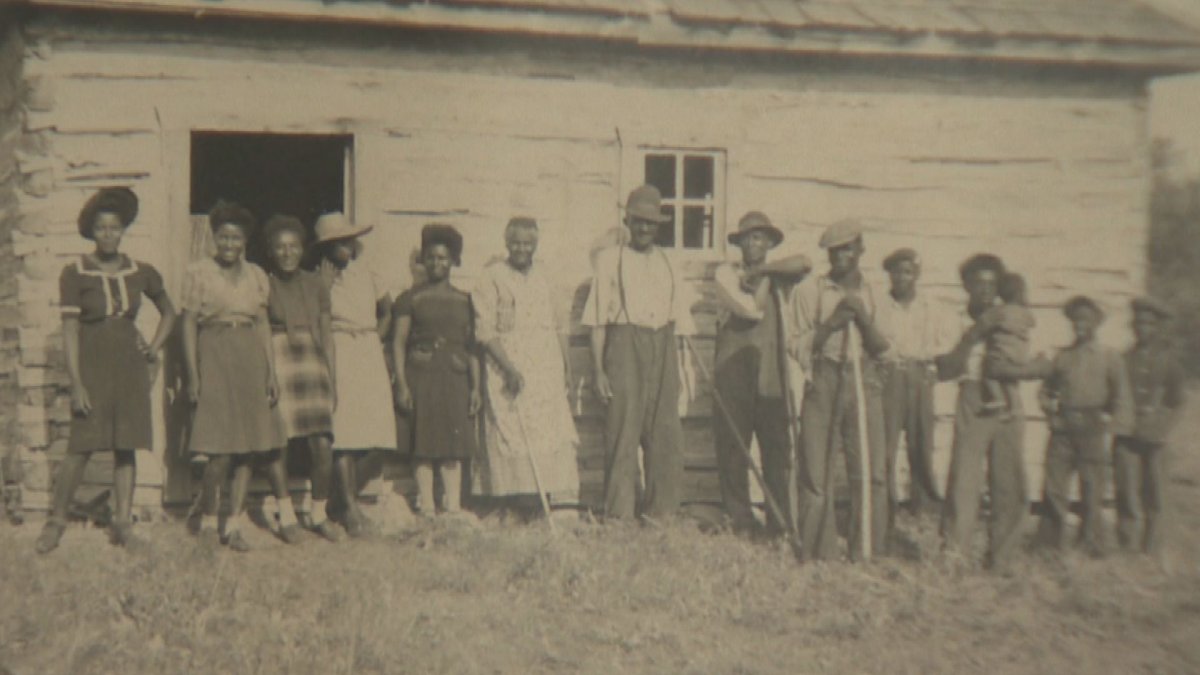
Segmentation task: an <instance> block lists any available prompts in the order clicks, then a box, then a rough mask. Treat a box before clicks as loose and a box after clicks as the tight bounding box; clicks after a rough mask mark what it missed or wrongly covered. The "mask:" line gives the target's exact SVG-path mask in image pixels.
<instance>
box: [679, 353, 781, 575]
mask: <svg viewBox="0 0 1200 675" xmlns="http://www.w3.org/2000/svg"><path fill="white" fill-rule="evenodd" d="M681 337H683V343H684V344H685V345H687V348H688V349H689V350H691V352H692V357H693V358H695V359H696V365H697V367H699V368H700V374H701V375H702V376H703V377H704V379H706V380H708V383H709V385H710V386H711V387H712V397H713V401H715V402H716V404H717V409H718V410H720V411H721V415H722V416H724V418H725V421H726V423H728V424H729V426H730V427H731V428H733V429H734V433H733V437H734V438H735V439H736V440H737V446H738V449H739V450H741V451H742V455H743V456H745V458H746V461H747V463H749V464H750V471H751V473H753V474H754V478H755V480H757V481H758V486H759V487H761V488H762V491H763V498H764V500H765V501H766V502H767V508H768V509H769V510H770V511H771V515H772V516H774V517H775V520H777V521H779V522H780V523H785V524H787V525H785V527H784V530H783V531H784V532H785V537H786V538H787V542H788V544H789V545H790V546H791V549H792V554H793V555H795V556H796V559H797V560H803V559H804V557H803V555H802V551H801V546H800V538H799V537H798V536H796V530H795V525H794V521H792V523H789V521H788V520H786V519H785V518H784V513H783V510H782V509H781V508H780V507H779V502H777V501H775V497H774V496H773V495H772V494H771V489H770V488H769V487H767V480H766V478H764V477H763V474H762V470H761V469H759V468H758V465H756V464H755V463H754V455H753V454H752V453H751V452H750V446H749V445H748V444H747V443H746V439H744V438H742V436H741V434H739V433H737V426H736V425H735V424H734V422H733V414H732V413H730V412H729V408H727V407H726V406H725V401H724V400H722V399H721V394H720V393H718V392H717V383H716V380H714V379H713V377H712V374H711V373H710V372H708V366H706V365H704V361H702V360H701V359H700V354H698V353H697V352H696V346H695V345H693V344H692V340H691V338H689V337H687V336H686V335H684V336H681Z"/></svg>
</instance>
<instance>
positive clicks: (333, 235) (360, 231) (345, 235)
mask: <svg viewBox="0 0 1200 675" xmlns="http://www.w3.org/2000/svg"><path fill="white" fill-rule="evenodd" d="M373 229H375V226H374V225H364V226H362V227H356V228H354V229H352V230H346V231H344V232H330V233H329V234H326V235H325V236H323V237H321V238H319V239H317V240H315V241H313V244H314V245H315V244H324V243H326V242H330V241H338V240H340V239H357V238H358V237H361V236H363V235H364V234H366V233H368V232H370V231H371V230H373Z"/></svg>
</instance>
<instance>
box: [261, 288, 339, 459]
mask: <svg viewBox="0 0 1200 675" xmlns="http://www.w3.org/2000/svg"><path fill="white" fill-rule="evenodd" d="M270 281H271V295H270V299H269V300H268V302H267V319H268V320H269V321H270V323H271V342H272V346H273V348H274V349H273V352H274V354H275V377H276V379H277V380H278V382H279V402H278V403H277V404H276V406H275V410H276V412H277V413H278V415H279V418H280V420H281V422H282V423H283V429H284V433H285V434H286V435H287V437H288V438H301V437H305V436H312V435H328V436H330V437H332V436H333V382H332V380H331V379H330V377H329V366H328V362H327V361H326V352H325V350H326V348H327V347H326V345H323V344H321V334H320V330H319V328H320V320H321V316H322V315H328V314H329V307H330V302H329V289H328V288H326V287H325V284H324V282H322V281H321V278H320V277H319V276H318V275H317V274H316V273H315V272H306V271H304V270H297V271H296V273H295V274H293V275H291V276H290V277H287V278H284V277H282V276H280V275H276V274H272V275H271V277H270Z"/></svg>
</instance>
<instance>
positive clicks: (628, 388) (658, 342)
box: [604, 325, 683, 518]
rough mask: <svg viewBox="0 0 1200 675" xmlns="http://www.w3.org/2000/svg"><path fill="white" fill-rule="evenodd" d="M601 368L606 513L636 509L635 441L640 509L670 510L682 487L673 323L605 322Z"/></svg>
mask: <svg viewBox="0 0 1200 675" xmlns="http://www.w3.org/2000/svg"><path fill="white" fill-rule="evenodd" d="M604 372H605V373H606V374H607V375H608V381H609V384H610V385H611V386H612V391H613V397H612V400H610V401H609V403H608V424H607V429H606V433H605V444H606V445H607V448H606V455H605V459H604V513H605V515H607V516H608V517H610V518H631V517H633V516H634V515H635V514H636V511H637V492H638V447H639V446H641V448H642V451H643V453H644V463H645V471H646V489H645V493H644V494H643V502H642V509H641V511H642V513H644V514H646V515H649V516H663V515H667V514H671V513H674V512H675V511H677V510H678V509H679V502H680V498H681V493H682V487H683V427H682V425H681V424H680V422H679V408H678V406H679V361H678V356H677V353H676V347H675V330H674V326H672V325H667V326H665V327H663V328H660V329H658V330H651V329H648V328H642V327H639V326H626V325H609V326H608V330H607V333H606V340H605V346H604Z"/></svg>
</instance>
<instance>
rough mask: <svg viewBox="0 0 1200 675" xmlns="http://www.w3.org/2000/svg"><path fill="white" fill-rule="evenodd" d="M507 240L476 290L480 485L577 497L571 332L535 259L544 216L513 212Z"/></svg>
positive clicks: (485, 490)
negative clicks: (482, 369) (480, 353)
mask: <svg viewBox="0 0 1200 675" xmlns="http://www.w3.org/2000/svg"><path fill="white" fill-rule="evenodd" d="M504 243H505V246H506V248H507V249H508V259H507V260H501V261H496V262H493V263H492V264H490V265H488V266H487V267H486V268H484V270H483V273H482V274H481V275H480V276H479V279H478V281H477V282H476V284H475V288H474V290H472V291H471V300H472V302H473V304H474V307H475V331H476V332H475V337H476V339H477V340H478V341H479V344H480V345H481V347H482V349H483V350H484V356H485V359H484V363H485V365H486V377H485V378H484V419H485V422H486V423H485V432H486V433H485V434H484V447H485V451H484V452H483V453H482V454H481V456H480V461H479V462H478V463H477V464H476V465H475V466H473V467H472V472H471V473H472V488H473V490H475V491H476V492H477V493H479V494H485V495H489V496H492V497H507V498H511V500H512V501H513V502H514V505H515V506H517V507H518V508H525V507H532V508H539V507H540V504H539V503H538V498H537V494H538V491H539V488H540V489H541V490H542V491H543V492H545V493H546V495H547V496H548V498H550V497H552V498H553V500H557V501H559V502H568V503H569V502H575V501H578V496H579V470H578V468H577V466H576V453H577V450H578V446H579V438H578V436H577V434H576V432H575V420H574V418H573V417H572V415H571V405H570V402H569V401H568V399H567V390H568V388H569V387H570V378H569V377H568V364H569V362H568V359H567V344H566V335H565V334H564V333H563V332H561V331H560V325H559V322H558V320H557V319H556V317H555V312H554V309H553V302H552V299H551V290H550V284H549V283H548V281H547V279H546V277H545V276H544V275H543V274H542V273H541V271H540V269H539V268H538V266H537V265H536V264H535V263H534V259H533V255H534V252H535V251H537V245H538V226H537V222H536V221H534V220H533V219H532V218H523V217H522V218H513V219H512V220H510V221H509V223H508V225H507V227H505V230H504ZM556 355H558V356H561V358H555V356H556ZM534 467H536V474H535V472H534ZM539 483H540V485H539ZM531 497H532V499H530V498H531ZM521 500H524V503H519V502H520V501H521ZM553 500H552V501H553Z"/></svg>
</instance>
